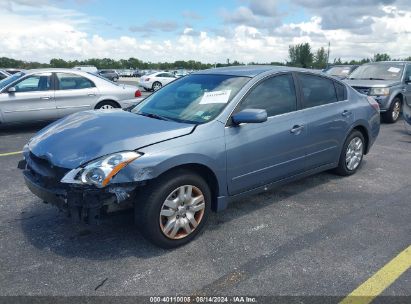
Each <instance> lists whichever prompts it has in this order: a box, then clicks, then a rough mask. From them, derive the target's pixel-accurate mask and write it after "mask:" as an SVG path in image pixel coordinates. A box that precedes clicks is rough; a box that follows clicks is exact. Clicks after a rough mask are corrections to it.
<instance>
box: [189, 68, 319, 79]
mask: <svg viewBox="0 0 411 304" xmlns="http://www.w3.org/2000/svg"><path fill="white" fill-rule="evenodd" d="M268 71H272V72H289V71H305V72H312V73H316V71H314V70H309V69H302V68H293V67H287V66H273V65H241V66H232V67H223V68H214V69H208V70H203V71H198V72H195V73H194V74H219V75H232V76H245V77H255V76H257V75H259V74H261V73H264V72H268Z"/></svg>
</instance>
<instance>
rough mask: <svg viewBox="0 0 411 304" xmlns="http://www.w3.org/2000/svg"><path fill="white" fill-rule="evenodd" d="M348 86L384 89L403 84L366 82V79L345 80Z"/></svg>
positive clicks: (381, 81) (380, 81)
mask: <svg viewBox="0 0 411 304" xmlns="http://www.w3.org/2000/svg"><path fill="white" fill-rule="evenodd" d="M343 81H344V82H345V83H346V84H348V85H350V86H352V87H367V88H384V87H392V86H394V85H398V84H400V83H401V82H400V81H398V80H364V79H348V78H346V79H344V80H343Z"/></svg>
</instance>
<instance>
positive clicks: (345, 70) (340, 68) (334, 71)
mask: <svg viewBox="0 0 411 304" xmlns="http://www.w3.org/2000/svg"><path fill="white" fill-rule="evenodd" d="M358 67H359V66H358V65H333V66H330V67H328V68H327V69H326V70H324V73H325V74H327V75H330V76H334V77H337V78H339V79H345V78H347V77H348V76H349V75H350V74H351V73H352V72H353V71H354V70H355V69H356V68H358Z"/></svg>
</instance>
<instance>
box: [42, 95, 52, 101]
mask: <svg viewBox="0 0 411 304" xmlns="http://www.w3.org/2000/svg"><path fill="white" fill-rule="evenodd" d="M40 99H45V100H47V99H51V96H41V97H40Z"/></svg>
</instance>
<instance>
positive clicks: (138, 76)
mask: <svg viewBox="0 0 411 304" xmlns="http://www.w3.org/2000/svg"><path fill="white" fill-rule="evenodd" d="M143 75H144V72H142V71H140V70H134V71H133V77H137V78H140V77H141V76H143Z"/></svg>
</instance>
